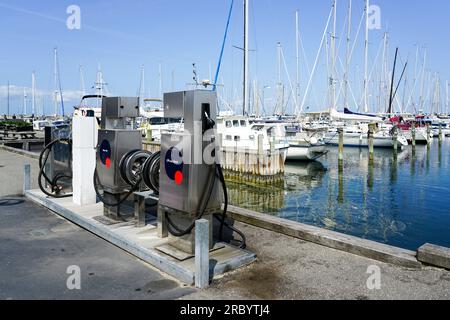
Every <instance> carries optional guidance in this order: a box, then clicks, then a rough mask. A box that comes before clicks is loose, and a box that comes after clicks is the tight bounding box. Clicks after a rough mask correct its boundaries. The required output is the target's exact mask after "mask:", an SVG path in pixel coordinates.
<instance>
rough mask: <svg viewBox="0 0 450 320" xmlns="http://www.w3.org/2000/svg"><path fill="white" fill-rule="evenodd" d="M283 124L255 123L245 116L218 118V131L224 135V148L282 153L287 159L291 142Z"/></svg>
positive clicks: (236, 150) (238, 150) (237, 150)
mask: <svg viewBox="0 0 450 320" xmlns="http://www.w3.org/2000/svg"><path fill="white" fill-rule="evenodd" d="M284 130H285V127H284V125H282V124H271V123H255V122H254V121H253V120H252V119H251V118H248V117H244V116H227V117H218V118H217V131H218V133H219V134H221V135H222V148H223V149H225V150H234V151H235V152H240V151H243V152H254V153H256V152H259V151H261V150H260V148H262V151H263V152H271V153H273V152H280V153H281V154H282V155H283V157H284V159H286V156H287V152H288V149H289V142H288V141H287V139H286V136H285V131H284Z"/></svg>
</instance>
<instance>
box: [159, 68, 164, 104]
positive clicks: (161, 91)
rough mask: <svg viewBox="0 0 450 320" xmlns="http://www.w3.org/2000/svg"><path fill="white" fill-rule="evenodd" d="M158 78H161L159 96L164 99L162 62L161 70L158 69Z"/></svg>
mask: <svg viewBox="0 0 450 320" xmlns="http://www.w3.org/2000/svg"><path fill="white" fill-rule="evenodd" d="M158 78H159V97H160V99H163V96H164V93H163V85H162V81H163V80H162V64H161V63H160V64H159V70H158Z"/></svg>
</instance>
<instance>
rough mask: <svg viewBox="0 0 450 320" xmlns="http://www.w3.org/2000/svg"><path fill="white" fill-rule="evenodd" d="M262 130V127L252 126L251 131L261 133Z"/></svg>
mask: <svg viewBox="0 0 450 320" xmlns="http://www.w3.org/2000/svg"><path fill="white" fill-rule="evenodd" d="M263 129H264V126H253V127H252V130H254V131H262V130H263Z"/></svg>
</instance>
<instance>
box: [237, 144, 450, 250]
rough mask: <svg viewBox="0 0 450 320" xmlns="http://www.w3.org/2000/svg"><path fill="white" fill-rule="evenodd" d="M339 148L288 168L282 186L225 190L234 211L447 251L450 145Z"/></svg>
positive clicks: (408, 247)
mask: <svg viewBox="0 0 450 320" xmlns="http://www.w3.org/2000/svg"><path fill="white" fill-rule="evenodd" d="M337 152H338V151H337V148H330V149H329V153H328V155H327V156H325V157H324V158H323V159H321V163H287V168H286V175H285V179H284V187H283V185H280V186H279V187H267V188H263V187H259V186H249V185H240V184H235V183H230V184H229V189H230V190H229V193H230V201H231V202H232V204H233V205H236V206H240V207H243V208H246V209H250V210H254V211H258V212H264V213H266V214H270V215H274V216H278V217H281V218H284V219H288V220H292V221H297V222H301V223H305V224H309V225H314V226H318V227H321V228H326V229H330V230H333V231H337V232H342V233H345V234H348V235H353V236H357V237H362V238H365V239H370V240H374V241H377V242H381V243H386V244H390V245H394V246H398V247H402V248H405V249H411V250H416V249H417V248H418V247H420V246H421V245H423V244H424V243H427V242H428V243H433V244H437V245H442V246H446V247H450V200H449V199H450V167H449V163H450V139H447V140H444V141H443V142H442V144H439V142H438V140H437V139H435V140H434V141H433V142H432V144H431V145H430V146H429V147H427V146H417V147H416V149H415V152H414V151H413V149H412V147H411V146H409V147H406V148H405V150H403V151H399V152H398V153H397V155H395V153H394V151H393V150H388V149H386V150H384V149H376V150H375V158H374V162H373V165H371V164H370V163H369V154H368V150H367V149H359V148H346V149H345V155H344V158H345V160H344V163H343V166H340V165H339V163H338V160H337V159H338V155H337Z"/></svg>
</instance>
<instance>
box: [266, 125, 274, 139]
mask: <svg viewBox="0 0 450 320" xmlns="http://www.w3.org/2000/svg"><path fill="white" fill-rule="evenodd" d="M267 136H268V137H273V136H275V128H274V127H272V128H269V129H267Z"/></svg>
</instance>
